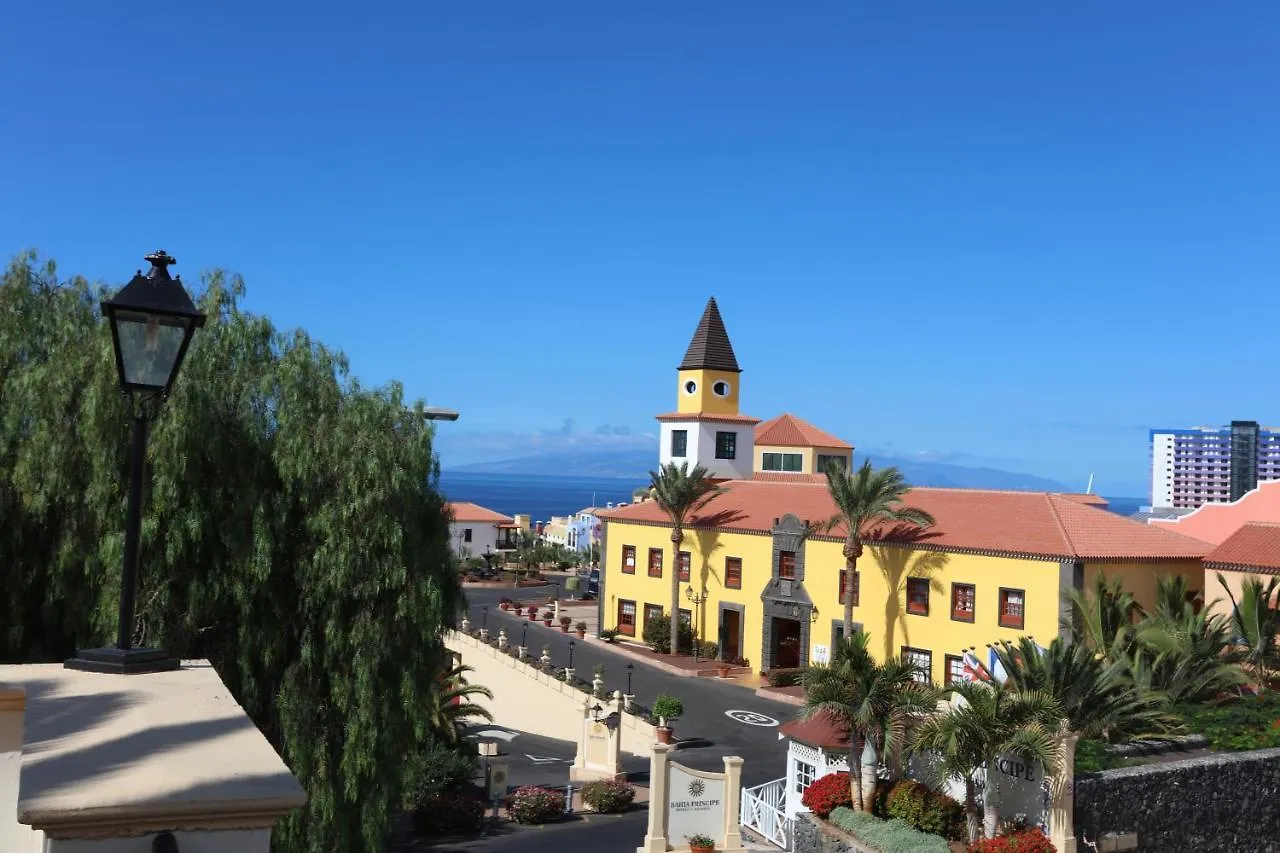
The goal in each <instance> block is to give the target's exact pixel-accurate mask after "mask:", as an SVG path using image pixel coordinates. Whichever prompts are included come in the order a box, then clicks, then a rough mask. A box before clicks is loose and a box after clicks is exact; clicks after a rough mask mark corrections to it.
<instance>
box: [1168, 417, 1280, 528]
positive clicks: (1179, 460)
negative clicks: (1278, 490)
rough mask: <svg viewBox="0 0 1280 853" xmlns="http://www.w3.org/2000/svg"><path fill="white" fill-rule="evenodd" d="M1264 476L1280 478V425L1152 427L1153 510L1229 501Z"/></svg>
mask: <svg viewBox="0 0 1280 853" xmlns="http://www.w3.org/2000/svg"><path fill="white" fill-rule="evenodd" d="M1263 480H1280V429H1277V428H1274V427H1260V426H1258V422H1257V421H1232V422H1231V426H1229V427H1193V428H1192V429H1153V430H1151V506H1152V508H1153V509H1166V508H1174V509H1195V508H1196V507H1198V506H1200V505H1201V504H1206V503H1229V502H1231V501H1234V500H1238V499H1239V498H1240V496H1241V495H1243V494H1244V493H1245V492H1248V491H1250V490H1252V489H1255V488H1257V486H1258V483H1259V482H1261V481H1263Z"/></svg>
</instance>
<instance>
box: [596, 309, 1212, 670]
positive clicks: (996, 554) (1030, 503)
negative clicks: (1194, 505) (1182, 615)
mask: <svg viewBox="0 0 1280 853" xmlns="http://www.w3.org/2000/svg"><path fill="white" fill-rule="evenodd" d="M708 312H714V314H715V316H714V322H711V323H708V322H707V315H706V314H705V313H704V317H703V322H702V323H700V324H699V332H698V333H696V334H695V344H699V337H701V343H700V344H699V345H700V347H701V349H702V350H703V351H704V352H710V353H720V354H721V356H720V358H718V359H717V358H710V359H702V360H698V359H694V360H692V361H691V360H690V359H689V358H688V357H687V356H686V362H685V365H682V369H681V370H680V371H679V374H678V378H679V382H680V383H681V384H680V385H679V386H678V387H677V388H676V393H677V395H685V396H693V395H691V394H690V392H689V391H688V387H686V386H685V383H689V382H692V383H694V386H693V387H694V388H695V392H694V395H696V390H697V389H698V388H700V387H702V386H704V385H705V384H706V383H707V382H708V381H712V382H714V381H723V380H718V379H716V378H715V377H716V376H723V375H725V374H730V375H732V376H733V377H734V380H735V381H734V385H735V387H734V389H733V391H734V397H733V403H732V405H726V404H725V402H724V398H723V397H721V398H718V400H717V402H716V411H715V412H714V413H711V415H710V417H713V418H716V419H717V420H712V421H701V420H698V419H699V418H700V417H701V416H703V415H704V414H705V413H704V412H702V411H700V410H698V409H689V408H687V407H686V409H685V410H683V411H680V412H679V416H680V417H681V418H683V419H685V420H684V421H683V422H684V423H689V424H698V425H700V426H702V425H705V424H708V423H709V424H710V425H711V428H712V431H720V430H722V429H723V428H722V427H721V425H735V426H734V427H730V428H731V429H736V425H737V424H739V423H741V422H743V421H747V420H750V421H752V423H753V424H754V419H747V418H742V416H741V415H740V414H739V413H738V409H737V393H738V391H739V389H738V388H737V387H736V386H737V385H738V384H739V381H738V380H740V371H737V362H736V359H735V358H734V357H733V350H732V346H731V345H730V344H729V340H728V335H727V333H726V332H725V331H724V327H723V323H722V322H721V321H720V317H719V312H718V309H716V306H715V303H714V301H712V302H711V303H709V305H708ZM716 326H718V333H717V332H716V331H715V327H716ZM707 328H711V329H712V332H711V333H710V334H707V333H706V329H707ZM721 338H722V339H721ZM692 349H693V347H691V350H692ZM725 353H727V354H728V355H727V357H725V356H724V354H725ZM730 360H732V367H733V368H734V371H737V372H732V371H727V370H725V368H726V367H728V366H729V364H730ZM690 364H692V365H693V366H692V367H690V366H688V365H690ZM699 365H701V366H699ZM678 399H681V398H680V397H679V396H678ZM681 401H682V402H683V400H681ZM666 417H670V416H666ZM734 419H740V420H734ZM666 423H668V422H664V426H665V425H666ZM741 435H742V434H741V432H740V431H739V432H736V433H735V439H736V442H735V446H734V447H733V448H732V449H733V450H735V451H736V452H737V453H739V454H740V453H741V452H742V451H743V450H744V449H746V450H748V454H747V458H752V456H751V455H750V450H749V447H748V448H744V447H743V442H742V439H741ZM749 435H750V434H749ZM750 440H751V439H750V437H748V439H747V441H748V442H749V441H750ZM780 446H781V445H780ZM725 448H726V441H725V440H724V439H723V438H719V437H717V438H716V439H714V440H712V441H703V442H699V445H698V448H697V452H694V450H693V448H692V447H691V446H690V444H689V443H686V444H685V445H684V446H683V447H682V448H679V449H681V450H683V451H685V453H686V457H685V461H688V462H689V464H690V465H694V464H704V465H707V464H708V463H709V462H714V461H716V459H715V456H716V454H719V453H722V452H723V451H724V450H725ZM671 449H672V448H671V447H668V446H664V448H663V456H664V457H669V456H670V455H671V454H670V453H669V451H670V450H671ZM722 461H723V460H722ZM721 486H722V489H723V491H722V492H721V494H720V495H718V496H717V497H716V498H715V499H714V500H713V501H712V502H711V503H710V504H708V505H707V506H706V507H705V508H703V509H702V510H701V512H699V513H698V514H697V515H696V516H695V517H694V518H693V519H691V520H690V523H689V524H688V525H687V528H686V531H685V540H684V543H683V545H682V550H681V553H680V555H679V558H678V560H677V559H676V557H675V555H674V554H673V551H672V544H671V539H670V536H671V525H670V523H669V522H668V520H667V518H666V516H665V515H664V514H663V512H662V510H661V509H660V508H659V507H658V505H657V503H655V502H653V501H648V502H645V503H641V504H635V505H632V506H628V507H622V508H619V509H616V510H613V511H611V512H607V513H604V514H603V515H602V518H603V519H604V521H605V528H604V540H603V545H602V548H601V551H602V558H603V567H602V572H601V575H602V577H601V590H600V625H601V627H604V628H615V629H617V630H618V631H619V632H620V633H621V634H622V635H623V637H624V638H627V637H634V638H635V639H637V640H638V639H640V637H641V634H642V632H643V626H644V623H645V621H646V620H647V619H648V618H649V617H651V616H654V615H657V614H660V613H662V612H663V610H664V608H666V607H667V606H669V603H670V600H671V584H672V574H671V573H672V572H673V571H676V572H677V578H676V580H677V582H678V583H679V585H680V586H681V588H682V593H681V595H680V598H681V601H682V602H685V605H686V606H685V609H684V611H683V612H682V614H681V615H682V616H683V617H684V618H686V619H692V620H693V621H694V626H695V629H696V633H697V634H698V636H700V637H702V638H705V639H714V640H715V641H716V642H717V643H718V644H719V647H720V656H721V657H722V658H724V659H729V660H733V659H745V660H746V661H747V662H748V663H749V665H750V666H751V668H752V669H754V670H757V671H759V672H765V671H768V670H770V669H773V668H781V667H793V666H801V665H805V664H808V663H810V662H822V661H824V660H825V659H827V658H828V656H829V655H830V650H831V646H832V644H833V643H834V642H835V640H836V639H837V637H838V636H839V634H840V631H841V627H842V619H843V606H842V604H841V601H842V599H841V591H842V588H843V586H842V585H843V584H844V583H847V582H849V578H847V577H846V574H847V573H846V571H845V561H844V557H843V555H842V545H843V537H844V531H843V530H841V529H836V530H833V531H831V532H830V533H813V532H809V531H811V530H813V529H814V525H815V524H817V523H821V522H825V521H826V520H828V519H829V518H831V516H832V515H833V514H834V513H835V507H834V505H833V504H832V502H831V499H830V496H829V494H828V492H827V487H826V483H825V478H824V477H823V476H821V475H814V474H805V473H777V472H762V473H754V474H751V475H749V476H744V477H741V478H726V479H725V481H724V482H722V483H721ZM906 502H907V504H909V505H911V506H917V507H920V508H921V509H924V510H927V511H928V512H929V513H931V514H932V515H933V516H934V518H935V519H936V520H937V524H936V525H935V526H933V527H931V528H929V529H928V530H926V531H923V532H917V533H914V534H913V533H911V532H907V531H898V530H885V529H874V530H866V531H863V536H862V538H863V541H864V543H865V544H866V548H865V551H864V554H863V556H862V557H861V559H860V560H859V562H858V566H857V573H856V575H855V576H854V577H853V578H852V583H853V585H854V590H855V593H854V597H855V604H856V606H855V608H854V621H855V625H856V629H857V630H861V631H866V632H868V633H869V634H870V636H871V647H872V649H873V650H874V651H875V653H876V655H877V657H880V658H882V659H883V658H885V657H891V656H897V655H908V656H910V657H911V658H913V659H914V660H916V661H917V662H919V663H920V664H921V665H922V667H923V668H925V669H926V671H928V672H930V673H932V677H933V680H935V681H937V682H939V683H944V682H946V681H949V680H950V679H951V677H953V676H954V675H956V674H957V673H958V672H959V670H960V668H961V666H962V664H961V659H960V656H961V655H962V653H963V652H964V651H965V650H967V649H970V648H978V649H982V648H983V647H984V646H985V645H986V644H988V643H991V642H995V641H997V640H1002V639H1008V640H1014V639H1017V638H1018V637H1020V636H1023V635H1030V636H1032V637H1034V638H1035V639H1036V640H1037V641H1039V642H1040V643H1041V644H1047V643H1048V642H1049V641H1050V640H1051V639H1052V638H1053V637H1054V636H1057V635H1058V633H1059V631H1060V630H1061V627H1060V626H1061V622H1062V620H1063V618H1064V617H1065V618H1069V616H1070V614H1069V612H1068V611H1067V609H1066V608H1067V606H1066V605H1065V604H1064V602H1063V600H1062V591H1063V590H1064V589H1066V588H1069V587H1072V586H1074V587H1076V588H1080V587H1082V586H1083V585H1085V584H1087V583H1089V582H1090V581H1091V579H1092V576H1093V575H1094V574H1095V573H1096V572H1099V571H1103V572H1106V574H1107V575H1108V576H1109V577H1110V576H1116V577H1120V578H1122V579H1123V581H1124V583H1125V585H1126V586H1127V587H1128V588H1129V589H1130V590H1132V591H1133V592H1134V594H1135V595H1136V597H1137V599H1138V601H1139V603H1141V604H1143V605H1144V606H1150V605H1151V604H1152V599H1153V595H1154V589H1155V581H1156V578H1157V577H1159V576H1161V575H1170V574H1178V575H1182V576H1184V577H1185V578H1186V579H1187V581H1188V583H1189V584H1190V586H1191V587H1192V588H1193V589H1197V590H1198V589H1200V588H1201V586H1202V583H1203V577H1204V575H1203V569H1202V566H1201V558H1202V557H1203V556H1204V554H1205V553H1206V552H1207V551H1208V550H1209V547H1210V546H1208V545H1207V544H1206V543H1204V542H1201V541H1198V540H1195V539H1191V538H1189V537H1186V536H1180V535H1178V534H1175V533H1170V532H1167V531H1164V530H1160V529H1158V528H1155V527H1152V526H1149V525H1145V524H1140V523H1138V522H1135V521H1131V520H1129V519H1127V518H1124V517H1121V516H1119V515H1115V514H1112V513H1109V512H1107V511H1106V510H1105V509H1103V508H1102V507H1101V506H1100V504H1103V503H1104V502H1102V501H1101V500H1100V499H1098V498H1096V497H1092V496H1086V495H1059V494H1048V493H1043V492H1001V491H982V490H969V489H935V488H918V489H913V490H912V491H911V492H910V493H909V494H908V496H907V500H906ZM685 591H688V592H692V593H705V595H706V601H705V603H703V604H701V605H700V606H698V607H697V612H696V613H694V612H692V610H693V605H692V604H691V602H690V600H689V597H688V595H686V593H685Z"/></svg>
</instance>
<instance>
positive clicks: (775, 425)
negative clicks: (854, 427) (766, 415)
mask: <svg viewBox="0 0 1280 853" xmlns="http://www.w3.org/2000/svg"><path fill="white" fill-rule="evenodd" d="M756 444H771V445H774V446H776V447H839V448H841V449H842V450H853V445H852V444H850V443H849V442H847V441H843V440H841V439H839V438H836V437H835V436H834V435H832V434H831V433H829V432H823V431H822V430H820V429H818V428H817V427H816V426H814V425H813V424H811V423H809V422H808V421H802V420H800V419H799V418H797V417H796V416H795V415H792V414H782V415H778V416H777V417H776V418H770V419H769V420H767V421H765V422H764V423H762V424H760V425H759V426H757V427H756Z"/></svg>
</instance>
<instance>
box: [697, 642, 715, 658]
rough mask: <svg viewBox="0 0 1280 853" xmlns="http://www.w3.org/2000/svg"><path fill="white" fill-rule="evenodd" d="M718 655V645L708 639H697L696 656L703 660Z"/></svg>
mask: <svg viewBox="0 0 1280 853" xmlns="http://www.w3.org/2000/svg"><path fill="white" fill-rule="evenodd" d="M719 656H720V646H718V645H716V644H715V643H713V642H711V641H710V640H698V657H700V658H702V659H703V660H715V659H716V658H718V657H719Z"/></svg>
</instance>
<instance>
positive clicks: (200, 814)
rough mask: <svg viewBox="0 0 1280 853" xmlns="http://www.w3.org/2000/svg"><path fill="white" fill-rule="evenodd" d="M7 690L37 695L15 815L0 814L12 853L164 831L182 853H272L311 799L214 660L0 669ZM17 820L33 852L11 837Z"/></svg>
mask: <svg viewBox="0 0 1280 853" xmlns="http://www.w3.org/2000/svg"><path fill="white" fill-rule="evenodd" d="M0 682H5V683H7V684H9V685H13V686H16V687H26V686H29V685H30V686H34V687H35V689H34V690H27V691H26V693H27V695H26V700H25V706H26V707H25V713H26V716H27V719H28V721H29V722H28V724H27V725H26V726H25V727H24V729H23V733H22V737H23V743H22V745H21V750H22V754H21V759H20V763H19V784H20V787H19V788H18V792H17V793H18V799H17V805H16V809H15V810H14V811H10V812H8V815H4V814H0V849H3V850H4V852H5V853H10V851H15V853H36V851H37V850H39V851H40V853H123V851H130V853H133V851H142V850H151V849H152V846H153V843H154V841H155V839H157V838H159V837H161V836H166V835H168V836H172V838H173V840H174V841H175V842H176V843H177V849H180V850H181V851H182V853H220V851H225V850H235V851H237V853H269V851H270V849H271V831H272V828H273V827H274V826H275V825H276V823H277V822H278V821H279V820H280V819H281V818H283V817H284V816H285V815H287V814H288V813H289V812H291V811H293V810H294V809H295V808H298V807H299V806H302V805H303V804H305V803H306V794H305V792H304V791H303V790H302V786H301V785H299V784H298V781H297V779H295V778H294V777H293V774H292V773H290V772H289V768H288V767H286V766H285V764H284V762H283V761H282V760H281V759H280V756H279V755H277V754H276V752H275V750H273V749H272V748H271V745H270V744H269V743H267V740H266V738H264V737H263V736H262V733H261V732H259V731H258V728H257V726H255V725H254V723H253V721H252V720H250V719H249V717H248V716H247V715H246V714H245V713H244V711H243V710H242V709H241V708H240V706H239V705H238V704H236V701H235V700H234V699H233V698H232V697H231V694H230V693H229V692H228V690H227V688H226V686H225V685H224V684H223V683H222V680H221V679H219V678H218V674H217V673H216V672H214V670H213V667H212V666H210V664H209V662H208V661H203V660H197V661H183V662H182V667H181V668H180V669H178V670H174V671H171V672H158V673H149V674H144V675H103V674H99V673H89V672H78V671H75V670H68V669H64V668H63V667H62V666H61V665H60V664H36V665H30V666H0ZM3 695H4V696H5V697H6V700H5V706H6V707H7V708H11V707H12V705H13V704H14V703H13V701H12V693H11V692H10V691H7V690H6V691H4V693H3ZM11 716H12V711H11V710H0V717H5V718H7V717H11ZM122 750H123V752H122ZM3 755H4V756H5V757H6V758H7V757H9V756H10V755H11V753H10V752H9V751H7V750H6V751H5V752H3ZM122 755H124V756H125V757H126V758H127V760H121V756H122ZM11 763H12V762H11V761H5V762H4V765H3V769H2V770H0V775H3V771H4V770H10V769H11V768H10V766H9V765H11ZM6 790H7V789H6V787H5V785H4V784H2V783H0V800H3V799H6V798H5V796H4V794H5V792H6ZM15 812H16V816H17V822H18V823H20V824H24V826H22V827H21V829H23V830H27V833H28V838H29V839H31V840H34V842H35V843H34V844H32V843H23V839H22V838H21V836H15V835H14V830H13V827H12V826H10V821H11V820H12V815H14V814H15ZM28 828H29V829H28ZM32 836H34V838H32ZM15 837H16V838H17V844H16V845H15V844H13V843H11V842H13V841H14V839H15Z"/></svg>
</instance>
